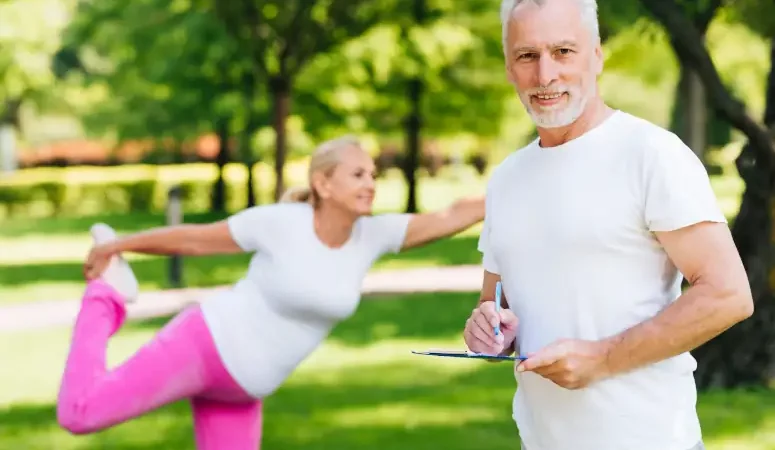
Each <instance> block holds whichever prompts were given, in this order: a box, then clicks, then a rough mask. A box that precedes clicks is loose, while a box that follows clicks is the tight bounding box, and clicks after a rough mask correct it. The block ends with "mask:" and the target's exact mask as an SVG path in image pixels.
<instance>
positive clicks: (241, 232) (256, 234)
mask: <svg viewBox="0 0 775 450" xmlns="http://www.w3.org/2000/svg"><path fill="white" fill-rule="evenodd" d="M273 206H274V205H264V206H254V207H251V208H247V209H244V210H242V211H240V212H238V213H236V214H233V215H232V216H230V217H229V218H228V219H226V223H227V224H228V226H229V231H230V232H231V237H232V239H234V242H236V243H237V245H239V246H240V248H242V250H244V251H246V252H256V251H259V250H261V249H263V248H265V245H264V243H265V242H267V240H268V239H271V227H270V224H271V219H272V218H271V216H272V214H273V209H274V208H273ZM274 213H275V214H276V211H275V212H274Z"/></svg>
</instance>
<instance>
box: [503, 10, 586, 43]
mask: <svg viewBox="0 0 775 450" xmlns="http://www.w3.org/2000/svg"><path fill="white" fill-rule="evenodd" d="M547 1H549V0H502V1H501V26H502V28H503V31H502V33H503V36H502V40H503V52H504V54H506V55H508V51H507V49H506V33H507V32H508V27H509V21H510V20H511V13H512V12H513V11H514V9H515V8H516V7H517V6H519V5H521V4H523V3H534V4H536V5H537V6H538V7H541V6H543V5H545V4H546V2H547ZM575 2H576V3H578V5H579V9H580V10H581V20H582V21H583V22H584V25H585V26H586V27H587V28H588V29H589V32H590V33H592V37H593V38H595V39H600V25H599V23H598V20H597V0H575Z"/></svg>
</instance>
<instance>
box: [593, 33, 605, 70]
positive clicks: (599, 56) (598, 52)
mask: <svg viewBox="0 0 775 450" xmlns="http://www.w3.org/2000/svg"><path fill="white" fill-rule="evenodd" d="M604 60H605V55H604V54H603V46H602V45H601V44H600V41H599V40H598V42H597V45H595V75H598V76H599V75H600V74H601V73H603V64H604Z"/></svg>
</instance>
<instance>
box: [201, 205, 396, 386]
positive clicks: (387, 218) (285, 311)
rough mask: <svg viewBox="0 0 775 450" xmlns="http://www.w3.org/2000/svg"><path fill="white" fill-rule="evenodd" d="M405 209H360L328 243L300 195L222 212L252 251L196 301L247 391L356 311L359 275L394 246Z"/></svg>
mask: <svg viewBox="0 0 775 450" xmlns="http://www.w3.org/2000/svg"><path fill="white" fill-rule="evenodd" d="M410 217H411V216H410V215H408V214H382V215H375V216H370V217H361V218H360V219H358V220H357V221H356V223H355V226H354V228H353V232H352V235H351V237H350V239H349V241H347V243H346V244H345V245H344V246H342V247H340V248H338V249H332V248H330V247H328V246H326V245H324V244H323V243H322V242H321V241H320V240H319V239H318V237H317V235H316V234H315V231H314V228H313V209H312V206H311V205H309V204H306V203H280V204H272V205H266V206H258V207H253V208H249V209H246V210H244V211H242V212H239V213H237V214H235V215H233V216H231V217H230V218H229V219H228V224H229V227H230V230H231V233H232V236H233V237H234V240H235V241H236V242H237V243H238V244H239V246H240V247H242V248H243V249H244V250H245V251H248V252H256V253H255V254H254V256H253V258H252V259H251V261H250V267H249V268H248V271H247V274H246V276H245V277H244V278H243V279H241V280H240V281H239V282H237V283H236V285H235V286H234V288H233V289H230V290H228V291H226V292H224V293H223V294H220V295H216V296H215V297H213V298H210V299H208V300H206V301H205V302H203V304H202V309H203V313H204V317H205V321H206V322H207V324H208V326H209V328H210V331H211V333H212V335H213V340H214V341H215V345H216V347H217V349H218V352H219V353H220V355H221V358H222V359H223V363H224V366H225V367H226V369H227V370H228V371H229V373H230V374H231V375H232V376H233V377H234V379H235V380H236V381H237V382H238V383H239V384H240V385H241V386H242V387H243V388H244V389H245V390H246V391H248V392H249V393H251V394H252V395H254V396H256V397H258V398H262V397H265V396H267V395H269V394H271V393H272V392H274V391H275V390H276V389H277V388H278V387H279V386H280V385H281V384H282V382H283V381H284V380H285V379H286V378H287V377H288V376H289V375H290V374H291V373H292V372H293V370H294V369H295V368H296V367H297V366H298V365H299V363H300V362H301V361H302V360H303V359H304V358H305V357H306V356H308V355H309V354H310V353H311V352H312V351H313V350H314V349H315V348H316V347H317V346H318V345H319V344H320V343H321V341H323V340H324V339H325V338H326V337H327V336H328V334H329V332H330V331H331V329H332V328H333V327H334V326H335V325H336V324H337V323H338V322H339V321H341V320H343V319H345V318H347V317H349V316H350V315H351V314H352V313H353V312H355V310H356V308H357V306H358V303H359V301H360V296H361V295H360V293H361V287H362V283H363V279H364V277H365V275H366V273H367V272H368V270H369V268H370V267H371V265H372V263H374V261H376V260H377V259H378V258H379V257H380V256H381V255H383V254H385V253H388V252H398V251H399V250H400V249H401V246H402V244H403V241H404V236H405V234H406V229H407V226H408V223H409V218H410Z"/></svg>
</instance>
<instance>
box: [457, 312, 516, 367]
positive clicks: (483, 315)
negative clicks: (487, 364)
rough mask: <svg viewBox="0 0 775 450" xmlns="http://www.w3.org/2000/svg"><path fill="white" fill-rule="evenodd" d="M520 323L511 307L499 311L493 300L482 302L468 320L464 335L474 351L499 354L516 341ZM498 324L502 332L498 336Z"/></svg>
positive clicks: (467, 343)
mask: <svg viewBox="0 0 775 450" xmlns="http://www.w3.org/2000/svg"><path fill="white" fill-rule="evenodd" d="M518 323H519V320H518V319H517V316H515V315H514V313H513V312H512V311H511V310H510V309H508V308H504V309H501V310H500V313H498V312H496V311H495V303H494V302H493V301H486V302H482V303H480V304H479V306H478V307H476V308H475V309H474V311H473V312H472V313H471V317H469V318H468V320H467V321H466V328H465V331H464V332H463V337H464V339H465V342H466V345H467V346H468V349H469V350H471V351H472V352H477V353H486V354H490V355H497V354H499V353H501V352H503V350H504V349H506V348H508V347H509V346H510V345H511V344H512V342H514V339H515V338H516V336H517V325H518ZM498 325H500V331H501V332H500V333H498V335H497V336H496V335H495V327H496V326H498Z"/></svg>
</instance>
